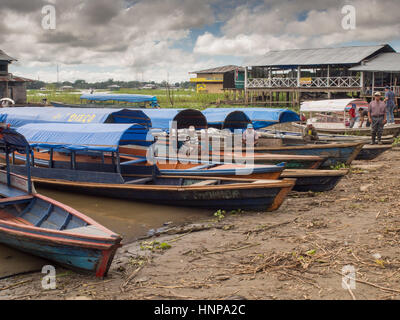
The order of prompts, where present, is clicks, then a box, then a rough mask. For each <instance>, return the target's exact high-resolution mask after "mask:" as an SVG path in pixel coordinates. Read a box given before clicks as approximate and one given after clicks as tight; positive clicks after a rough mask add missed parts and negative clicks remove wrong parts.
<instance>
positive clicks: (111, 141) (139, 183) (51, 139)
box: [7, 124, 295, 211]
mask: <svg viewBox="0 0 400 320" xmlns="http://www.w3.org/2000/svg"><path fill="white" fill-rule="evenodd" d="M131 126H132V125H119V126H118V125H106V124H102V125H90V124H88V125H75V124H57V125H53V124H48V125H40V126H38V125H34V124H30V125H27V126H24V127H21V128H19V129H18V130H19V131H22V132H25V133H26V134H27V135H28V136H27V138H28V140H29V141H34V142H33V145H34V146H35V147H40V148H42V149H43V148H49V149H51V155H53V153H54V152H53V151H54V149H56V150H59V149H61V150H64V151H65V152H67V151H70V153H69V155H70V158H71V161H70V162H69V163H68V167H58V168H55V167H54V166H55V164H57V162H55V161H54V159H53V157H51V158H50V161H48V163H49V164H50V166H49V167H47V168H46V167H32V168H31V171H32V176H33V177H34V181H35V182H37V183H38V184H43V185H47V186H50V187H52V188H58V189H61V190H70V191H73V192H79V193H82V192H83V193H85V194H93V195H96V196H107V197H113V198H121V199H128V200H134V201H146V202H152V203H159V204H168V205H177V206H191V207H193V206H194V207H204V208H213V209H239V208H240V209H244V210H267V211H270V210H275V209H277V208H279V206H280V205H281V203H282V201H283V200H284V198H285V196H286V195H287V193H288V192H290V190H291V189H292V188H293V186H294V183H295V181H294V180H282V181H280V180H254V179H239V178H235V179H229V178H213V177H207V178H205V177H187V176H186V177H185V176H157V172H156V171H153V175H151V176H150V177H145V178H139V179H138V178H137V176H130V175H129V174H124V176H122V174H121V172H122V170H121V167H124V166H123V165H122V163H121V162H120V160H121V159H120V157H119V145H120V144H121V142H122V143H123V142H124V141H126V137H127V136H129V135H130V132H131ZM81 132H83V133H81ZM110 133H112V134H110ZM82 135H84V138H85V139H86V140H87V141H90V142H91V144H90V145H82V144H79V143H81V141H82ZM82 150H85V152H94V151H96V152H97V154H99V152H100V153H102V154H104V152H108V153H118V155H117V159H114V158H112V161H113V162H114V161H115V165H113V164H111V167H112V168H115V171H114V172H104V171H84V170H80V169H81V168H80V167H79V166H78V164H79V163H78V162H77V161H76V155H77V153H78V151H79V152H81V151H82ZM7 159H8V157H7ZM87 165H88V164H86V166H87ZM89 165H90V166H91V167H94V168H95V167H96V166H104V164H102V163H100V164H98V163H90V164H89ZM125 167H126V168H128V169H129V168H133V169H134V166H131V165H126V166H125ZM153 167H154V166H153ZM153 167H151V168H153ZM11 168H12V170H13V172H15V173H21V174H23V172H24V171H23V170H24V166H18V165H13V166H12V167H11ZM143 174H144V172H143Z"/></svg>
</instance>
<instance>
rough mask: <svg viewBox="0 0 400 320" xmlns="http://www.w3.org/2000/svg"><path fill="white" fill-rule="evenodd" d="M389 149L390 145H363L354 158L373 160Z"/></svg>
mask: <svg viewBox="0 0 400 320" xmlns="http://www.w3.org/2000/svg"><path fill="white" fill-rule="evenodd" d="M391 149H392V146H391V145H365V146H364V147H363V148H362V150H361V152H360V153H359V154H358V156H357V158H356V160H373V159H375V158H377V157H379V156H380V155H381V154H382V153H384V152H386V151H389V150H391Z"/></svg>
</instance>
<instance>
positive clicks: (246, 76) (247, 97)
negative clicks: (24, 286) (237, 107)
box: [244, 67, 249, 105]
mask: <svg viewBox="0 0 400 320" xmlns="http://www.w3.org/2000/svg"><path fill="white" fill-rule="evenodd" d="M247 79H248V70H247V67H245V68H244V100H245V104H246V105H247V104H248V103H249V96H248V90H247Z"/></svg>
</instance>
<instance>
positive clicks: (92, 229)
mask: <svg viewBox="0 0 400 320" xmlns="http://www.w3.org/2000/svg"><path fill="white" fill-rule="evenodd" d="M62 232H67V233H73V234H77V235H86V236H96V237H107V236H108V234H107V233H106V232H104V231H103V230H100V229H98V228H97V227H96V226H92V225H90V226H86V227H80V228H74V229H65V230H62Z"/></svg>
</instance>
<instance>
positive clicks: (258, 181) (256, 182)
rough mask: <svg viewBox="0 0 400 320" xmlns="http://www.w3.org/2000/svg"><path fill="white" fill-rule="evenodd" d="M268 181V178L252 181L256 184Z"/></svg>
mask: <svg viewBox="0 0 400 320" xmlns="http://www.w3.org/2000/svg"><path fill="white" fill-rule="evenodd" d="M266 182H268V181H266V180H257V181H254V182H252V183H254V184H261V183H266Z"/></svg>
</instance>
